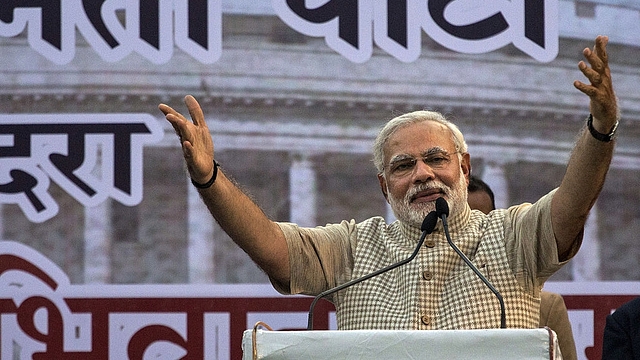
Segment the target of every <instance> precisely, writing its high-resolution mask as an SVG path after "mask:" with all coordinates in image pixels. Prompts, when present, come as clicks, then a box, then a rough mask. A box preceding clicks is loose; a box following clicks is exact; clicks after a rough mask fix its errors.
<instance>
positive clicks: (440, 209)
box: [436, 197, 507, 329]
mask: <svg viewBox="0 0 640 360" xmlns="http://www.w3.org/2000/svg"><path fill="white" fill-rule="evenodd" d="M436 214H437V215H438V217H439V218H441V219H442V227H443V228H444V234H445V235H446V237H447V242H448V243H449V245H450V246H451V247H452V248H453V250H455V252H456V253H458V255H459V256H460V257H461V258H462V260H464V262H465V263H466V264H467V266H469V267H470V268H471V270H473V272H474V273H476V275H478V277H479V278H480V280H482V282H483V283H484V284H485V285H487V287H488V288H489V289H490V290H491V291H492V292H493V293H494V294H495V295H496V297H497V298H498V301H499V302H500V328H501V329H506V328H507V315H506V310H505V308H504V300H503V299H502V295H501V294H500V293H499V292H498V290H496V288H495V287H493V285H491V283H490V282H489V280H487V278H486V277H484V275H482V273H481V272H480V270H478V268H477V267H476V266H475V265H473V263H472V262H471V260H469V258H467V256H466V255H465V254H464V253H463V252H462V251H460V249H459V248H458V247H457V246H456V244H454V243H453V241H451V236H450V235H449V225H448V224H447V216H448V215H449V204H447V201H446V200H445V199H444V198H441V197H439V198H437V199H436Z"/></svg>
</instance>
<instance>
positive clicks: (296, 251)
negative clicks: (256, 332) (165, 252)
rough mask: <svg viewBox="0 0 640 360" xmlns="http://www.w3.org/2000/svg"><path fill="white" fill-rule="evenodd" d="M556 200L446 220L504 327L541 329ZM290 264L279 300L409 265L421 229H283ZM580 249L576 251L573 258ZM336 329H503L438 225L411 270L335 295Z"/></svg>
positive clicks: (551, 267)
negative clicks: (504, 321) (489, 285)
mask: <svg viewBox="0 0 640 360" xmlns="http://www.w3.org/2000/svg"><path fill="white" fill-rule="evenodd" d="M552 196H553V192H551V193H550V194H548V195H546V196H545V197H543V198H542V199H540V200H539V201H538V202H537V203H535V204H522V205H518V206H514V207H511V208H509V209H506V210H496V211H493V212H491V213H490V214H489V215H484V214H482V213H481V212H479V211H476V210H474V211H471V210H470V209H469V207H468V206H467V207H466V208H465V210H464V211H463V212H462V213H459V214H451V217H449V218H448V224H449V231H450V234H451V238H452V240H453V241H454V242H455V243H456V245H458V247H459V248H460V249H461V250H462V251H463V252H464V253H465V254H466V255H467V257H468V258H469V259H470V260H471V261H472V262H473V263H474V264H475V265H476V266H477V267H478V268H479V269H480V271H481V272H482V273H483V275H484V276H485V277H487V278H488V279H489V281H491V283H492V284H493V285H494V287H495V288H496V289H497V290H498V291H499V292H500V293H501V294H502V296H503V298H504V302H505V306H506V318H507V327H510V328H536V327H538V320H539V317H540V316H539V312H540V311H539V310H540V296H539V291H540V289H541V288H542V285H543V284H544V281H546V280H547V279H548V278H549V276H551V275H552V274H553V273H554V272H555V271H557V270H558V269H559V268H560V267H561V266H562V265H564V262H563V263H559V262H558V261H557V259H558V255H557V247H556V243H555V238H554V236H553V231H552V229H551V219H550V204H551V198H552ZM279 225H280V227H281V228H282V230H283V231H284V234H285V236H286V238H287V243H288V246H289V259H290V264H291V282H290V284H289V288H286V287H284V286H279V285H278V284H275V283H274V286H275V287H276V289H278V291H280V292H283V293H303V294H308V295H316V294H319V293H320V292H322V291H324V290H327V289H329V288H332V287H335V286H337V285H340V284H342V283H344V282H347V281H349V280H351V279H355V278H358V277H361V276H363V275H366V274H369V273H371V272H373V271H375V270H378V269H380V268H383V267H385V266H387V265H390V264H393V263H396V262H398V261H401V260H403V259H406V258H407V257H409V256H410V255H411V253H412V252H413V251H414V249H415V246H416V244H417V242H418V239H419V237H420V234H421V231H420V229H417V228H414V227H410V226H408V225H406V224H403V223H400V222H399V221H396V222H394V223H392V224H390V225H387V224H386V223H385V221H384V219H382V218H380V217H374V218H371V219H368V220H365V221H363V222H361V223H358V224H356V223H355V221H353V220H352V221H350V222H348V221H343V222H342V223H340V224H331V225H327V226H324V227H317V228H301V227H298V226H296V225H294V224H289V223H280V224H279ZM579 246H580V244H579V242H577V244H575V246H574V249H572V252H571V255H570V257H571V256H573V255H574V254H575V253H576V252H577V250H578V248H579ZM331 300H332V301H333V303H334V304H335V306H336V312H337V319H338V328H339V329H343V330H349V329H396V330H399V329H405V330H406V329H478V328H498V327H500V306H499V302H498V300H497V299H496V297H495V295H494V294H493V293H492V292H491V290H489V289H488V288H487V287H486V286H485V285H484V283H482V281H481V280H480V279H479V278H478V277H477V275H476V274H475V273H474V272H473V271H472V270H471V269H469V268H468V267H467V265H466V264H465V263H464V262H463V261H462V259H460V257H459V256H458V255H457V254H456V253H455V251H454V250H453V249H452V248H451V247H450V246H449V244H448V243H447V240H446V237H445V235H444V231H443V229H442V223H441V222H440V221H439V222H438V225H437V227H436V229H435V231H434V232H433V233H432V234H431V235H429V236H427V238H426V241H425V245H424V246H423V247H422V249H420V252H419V254H418V256H417V257H416V258H415V259H414V260H413V261H411V262H410V263H408V264H405V265H404V266H402V267H399V268H396V269H394V270H391V271H389V272H387V273H384V274H382V275H380V276H377V277H374V278H371V279H369V280H366V281H364V282H362V283H359V284H356V285H354V286H352V287H350V288H347V289H344V290H342V291H340V292H338V293H337V294H335V295H334V296H333V297H332V299H331Z"/></svg>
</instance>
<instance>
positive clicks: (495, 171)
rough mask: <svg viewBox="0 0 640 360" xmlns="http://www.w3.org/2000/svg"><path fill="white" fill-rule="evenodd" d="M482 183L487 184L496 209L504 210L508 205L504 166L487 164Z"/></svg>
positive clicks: (494, 163)
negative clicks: (491, 192)
mask: <svg viewBox="0 0 640 360" xmlns="http://www.w3.org/2000/svg"><path fill="white" fill-rule="evenodd" d="M482 181H484V182H485V183H487V185H489V187H490V188H491V191H493V196H494V198H495V202H496V208H498V209H505V208H507V207H508V206H509V205H510V204H509V185H508V183H507V177H506V175H505V172H504V164H501V163H497V162H493V161H490V162H487V163H486V164H485V167H484V172H483V173H482Z"/></svg>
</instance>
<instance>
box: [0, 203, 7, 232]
mask: <svg viewBox="0 0 640 360" xmlns="http://www.w3.org/2000/svg"><path fill="white" fill-rule="evenodd" d="M2 240H6V239H5V238H4V206H3V205H2V204H0V241H2Z"/></svg>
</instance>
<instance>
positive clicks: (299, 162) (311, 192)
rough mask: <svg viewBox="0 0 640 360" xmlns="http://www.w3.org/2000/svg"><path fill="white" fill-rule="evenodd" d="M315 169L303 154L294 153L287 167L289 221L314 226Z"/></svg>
mask: <svg viewBox="0 0 640 360" xmlns="http://www.w3.org/2000/svg"><path fill="white" fill-rule="evenodd" d="M316 193H317V188H316V171H315V169H314V168H313V162H312V161H311V160H309V156H308V155H305V154H295V155H294V156H293V160H292V162H291V167H290V168H289V202H290V204H291V205H290V210H291V211H290V213H291V215H290V217H291V218H290V221H291V222H293V223H296V224H298V225H300V226H309V227H312V226H316V225H317V223H316V196H317V194H316Z"/></svg>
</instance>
